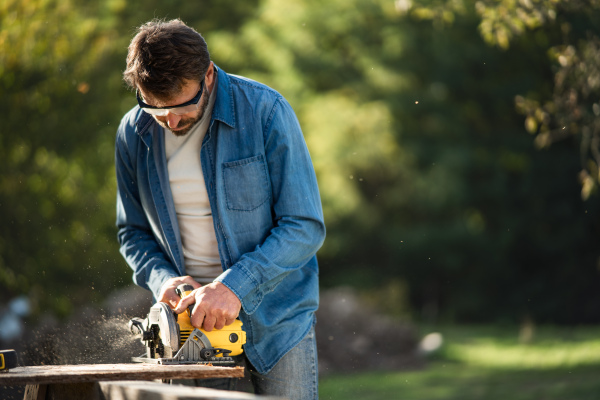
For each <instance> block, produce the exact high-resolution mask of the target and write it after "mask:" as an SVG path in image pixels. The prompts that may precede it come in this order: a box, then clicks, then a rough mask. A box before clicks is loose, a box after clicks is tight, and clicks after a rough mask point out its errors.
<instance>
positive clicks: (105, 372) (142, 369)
mask: <svg viewBox="0 0 600 400" xmlns="http://www.w3.org/2000/svg"><path fill="white" fill-rule="evenodd" d="M243 376H244V368H243V367H215V366H210V365H189V364H188V365H159V364H81V365H42V366H30V367H17V368H13V369H11V370H10V371H8V372H5V373H3V374H0V385H7V386H8V385H27V384H33V385H42V384H51V383H52V384H54V383H82V382H98V381H116V380H153V379H206V378H242V377H243Z"/></svg>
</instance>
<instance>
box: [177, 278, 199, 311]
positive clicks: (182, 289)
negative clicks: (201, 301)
mask: <svg viewBox="0 0 600 400" xmlns="http://www.w3.org/2000/svg"><path fill="white" fill-rule="evenodd" d="M193 290H194V287H193V286H192V285H190V284H189V283H182V284H181V285H179V286H177V288H175V293H177V294H178V295H179V297H181V298H182V299H183V298H184V297H185V296H187V295H188V294H190V293H192V291H193ZM193 308H194V307H193V304H190V305H189V306H188V315H189V316H190V318H191V317H192V309H193Z"/></svg>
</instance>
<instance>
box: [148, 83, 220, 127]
mask: <svg viewBox="0 0 600 400" xmlns="http://www.w3.org/2000/svg"><path fill="white" fill-rule="evenodd" d="M209 97H210V95H208V91H207V96H202V98H201V100H200V102H201V103H200V110H201V111H200V113H199V114H198V115H197V116H196V117H194V118H181V119H180V120H179V123H178V124H177V128H183V129H179V130H176V131H173V130H171V128H169V125H168V124H167V121H160V120H158V119H156V118H155V120H156V122H158V124H159V125H160V126H162V127H163V128H165V129H168V130H170V131H171V132H172V133H173V134H174V135H175V136H185V135H187V134H188V133H189V131H191V130H192V128H193V127H194V126H195V125H196V123H197V122H198V121H200V120H201V119H202V117H203V116H204V113H205V112H206V106H207V105H208V98H209Z"/></svg>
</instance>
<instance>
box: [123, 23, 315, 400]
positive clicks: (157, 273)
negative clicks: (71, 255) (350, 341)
mask: <svg viewBox="0 0 600 400" xmlns="http://www.w3.org/2000/svg"><path fill="white" fill-rule="evenodd" d="M124 79H125V81H126V82H127V83H128V84H129V85H130V87H131V88H132V89H134V90H135V91H136V95H137V100H138V106H136V107H135V108H133V109H132V110H131V111H129V112H128V113H127V114H126V115H125V116H124V117H123V120H122V121H121V124H120V126H119V129H118V132H117V139H116V173H117V185H118V190H117V225H118V228H119V233H118V238H119V242H120V244H121V253H122V254H123V256H124V257H125V259H126V261H127V263H128V264H129V266H130V267H131V268H132V269H133V271H134V274H133V278H134V281H135V283H136V284H138V285H139V286H141V287H144V288H146V289H150V290H151V291H152V293H153V295H154V297H155V299H156V300H158V301H163V302H166V303H168V304H170V305H171V307H173V308H174V311H175V312H176V313H181V312H183V311H184V310H185V309H186V308H187V307H188V305H190V304H195V305H194V307H193V312H192V324H193V325H194V326H196V327H203V328H204V329H206V330H207V331H210V330H212V329H220V328H222V327H223V326H225V325H229V324H231V323H232V322H233V321H234V320H235V318H236V317H239V318H240V319H241V320H242V322H243V324H244V325H243V328H244V330H245V331H246V337H247V342H246V345H245V346H244V357H245V361H247V362H249V364H248V363H247V364H246V365H247V366H248V369H249V370H250V371H251V378H252V382H253V385H254V388H255V392H256V393H261V394H272V395H281V396H287V397H289V398H316V397H317V355H316V344H315V339H314V324H315V317H314V312H315V311H316V309H317V307H318V266H317V260H316V256H315V254H316V252H317V250H318V249H319V247H320V246H321V244H322V242H323V240H324V237H325V225H324V223H323V215H322V209H321V203H320V198H319V191H318V187H317V181H316V177H315V173H314V170H313V167H312V163H311V161H310V156H309V154H308V150H307V148H306V144H305V142H304V138H303V136H302V132H301V130H300V126H299V124H298V121H297V119H296V116H295V114H294V112H293V110H292V109H291V107H290V105H289V104H288V103H287V101H286V100H285V99H284V98H283V97H282V96H281V95H280V94H279V93H277V92H275V91H274V90H272V89H270V88H268V87H267V86H265V85H263V84H260V83H258V82H255V81H252V80H250V79H246V78H243V77H239V76H233V75H229V74H227V73H225V72H224V71H223V70H221V69H220V68H218V67H217V66H216V65H214V64H213V62H211V61H210V58H209V53H208V49H207V46H206V43H205V41H204V39H203V38H202V36H201V35H200V34H199V33H197V32H196V31H195V30H194V29H192V28H190V27H188V26H186V25H185V24H184V23H183V22H181V21H180V20H173V21H169V22H163V21H152V22H148V23H146V24H145V25H143V26H141V27H140V28H139V30H138V33H137V34H136V36H135V37H134V38H133V40H132V41H131V44H130V46H129V52H128V55H127V68H126V70H125V72H124ZM183 282H186V283H189V284H191V285H192V286H193V287H194V288H195V290H194V291H193V292H192V293H191V294H190V295H189V296H187V297H185V298H184V299H182V300H181V301H179V297H178V296H177V294H176V293H175V291H174V289H175V288H176V287H177V286H178V285H179V284H180V283H183Z"/></svg>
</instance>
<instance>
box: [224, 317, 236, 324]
mask: <svg viewBox="0 0 600 400" xmlns="http://www.w3.org/2000/svg"><path fill="white" fill-rule="evenodd" d="M234 322H235V318H227V319H226V320H225V326H228V325H231V324H233V323H234Z"/></svg>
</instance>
